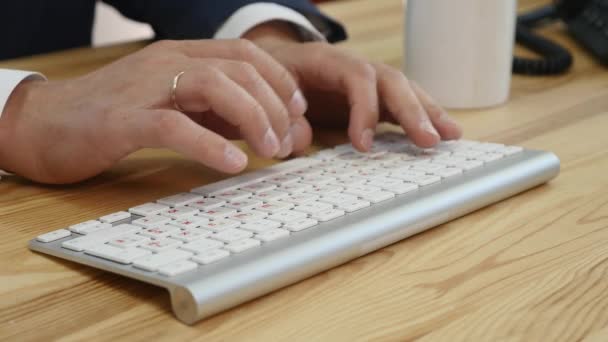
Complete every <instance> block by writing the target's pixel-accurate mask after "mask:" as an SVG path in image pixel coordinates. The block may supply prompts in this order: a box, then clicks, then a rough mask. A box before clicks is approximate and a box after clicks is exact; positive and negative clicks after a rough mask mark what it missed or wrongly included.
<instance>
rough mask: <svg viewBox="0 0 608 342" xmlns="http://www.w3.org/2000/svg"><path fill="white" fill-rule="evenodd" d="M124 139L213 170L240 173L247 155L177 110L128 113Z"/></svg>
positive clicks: (245, 164) (245, 163) (137, 146)
mask: <svg viewBox="0 0 608 342" xmlns="http://www.w3.org/2000/svg"><path fill="white" fill-rule="evenodd" d="M124 117H127V118H128V120H127V123H128V124H127V125H124V126H123V127H124V128H123V132H124V136H125V137H127V139H128V141H129V142H130V143H131V145H133V146H134V147H135V148H134V149H138V148H144V147H150V148H157V147H163V148H169V149H172V150H174V151H175V152H177V153H180V154H182V155H184V156H186V157H188V158H190V159H193V160H196V161H198V162H200V163H202V164H204V165H206V166H208V167H211V168H213V169H216V170H219V171H222V172H226V173H237V172H239V171H242V170H243V169H244V168H245V167H246V166H247V155H246V154H245V153H243V151H241V150H240V149H239V148H238V147H236V146H235V145H233V144H232V143H231V142H229V141H228V140H226V139H225V138H223V137H222V136H220V135H218V134H216V133H214V132H212V131H210V130H208V129H206V128H204V127H202V126H200V125H198V124H197V123H195V122H194V121H192V120H191V119H190V118H188V117H187V116H186V115H184V114H183V113H180V112H178V111H174V110H163V109H156V110H147V109H146V110H135V111H132V112H129V113H125V114H124Z"/></svg>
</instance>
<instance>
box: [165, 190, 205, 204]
mask: <svg viewBox="0 0 608 342" xmlns="http://www.w3.org/2000/svg"><path fill="white" fill-rule="evenodd" d="M203 199H205V198H204V197H203V196H201V195H197V194H193V193H191V192H183V193H181V194H177V195H173V196H169V197H164V198H161V199H159V200H158V201H157V202H158V203H160V204H165V205H168V206H171V207H183V206H186V205H188V204H190V203H194V202H196V201H200V200H203Z"/></svg>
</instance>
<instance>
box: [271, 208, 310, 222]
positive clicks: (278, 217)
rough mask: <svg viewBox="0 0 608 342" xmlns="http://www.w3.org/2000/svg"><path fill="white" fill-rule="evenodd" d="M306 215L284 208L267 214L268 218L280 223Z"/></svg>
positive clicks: (302, 217) (299, 218) (296, 219)
mask: <svg viewBox="0 0 608 342" xmlns="http://www.w3.org/2000/svg"><path fill="white" fill-rule="evenodd" d="M306 217H308V215H307V214H305V213H302V212H299V211H293V210H285V211H281V212H278V213H275V214H272V215H270V216H268V219H269V220H272V221H277V222H281V223H290V222H293V221H298V220H301V219H304V218H306Z"/></svg>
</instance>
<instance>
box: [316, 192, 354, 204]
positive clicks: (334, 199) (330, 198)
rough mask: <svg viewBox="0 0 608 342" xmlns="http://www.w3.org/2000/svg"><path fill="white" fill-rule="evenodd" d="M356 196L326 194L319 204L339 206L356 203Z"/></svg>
mask: <svg viewBox="0 0 608 342" xmlns="http://www.w3.org/2000/svg"><path fill="white" fill-rule="evenodd" d="M357 199H358V198H357V196H353V195H347V194H341V193H338V194H328V195H326V196H323V197H321V199H320V200H319V201H320V202H324V203H329V204H333V205H339V204H342V203H345V202H352V201H356V200H357Z"/></svg>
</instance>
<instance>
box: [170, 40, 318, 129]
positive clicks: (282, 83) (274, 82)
mask: <svg viewBox="0 0 608 342" xmlns="http://www.w3.org/2000/svg"><path fill="white" fill-rule="evenodd" d="M179 49H180V50H181V51H182V52H183V53H184V54H186V55H187V56H189V57H191V58H222V59H230V60H235V61H241V62H246V63H248V64H251V65H252V66H253V67H254V68H255V69H256V70H257V71H258V72H259V73H260V75H262V77H263V78H264V79H265V80H266V81H268V84H269V85H270V86H271V87H272V88H273V89H274V91H275V92H276V93H277V94H278V96H279V97H280V98H281V100H282V101H283V103H284V105H285V107H286V108H287V109H288V111H289V113H290V115H291V116H294V117H298V116H302V115H304V113H305V112H306V109H307V103H306V100H305V98H304V96H303V95H302V92H301V91H300V88H299V86H298V83H297V82H296V80H295V79H294V77H293V75H292V74H291V73H290V72H289V71H288V70H287V69H286V68H285V67H284V66H283V65H282V64H281V63H278V62H277V61H276V60H275V59H274V58H273V57H272V56H270V55H269V54H268V53H267V52H265V51H264V50H262V49H260V48H259V47H257V46H256V45H255V44H254V43H252V42H251V41H248V40H244V39H236V40H217V41H216V40H211V41H200V40H199V41H197V40H192V41H181V42H179Z"/></svg>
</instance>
